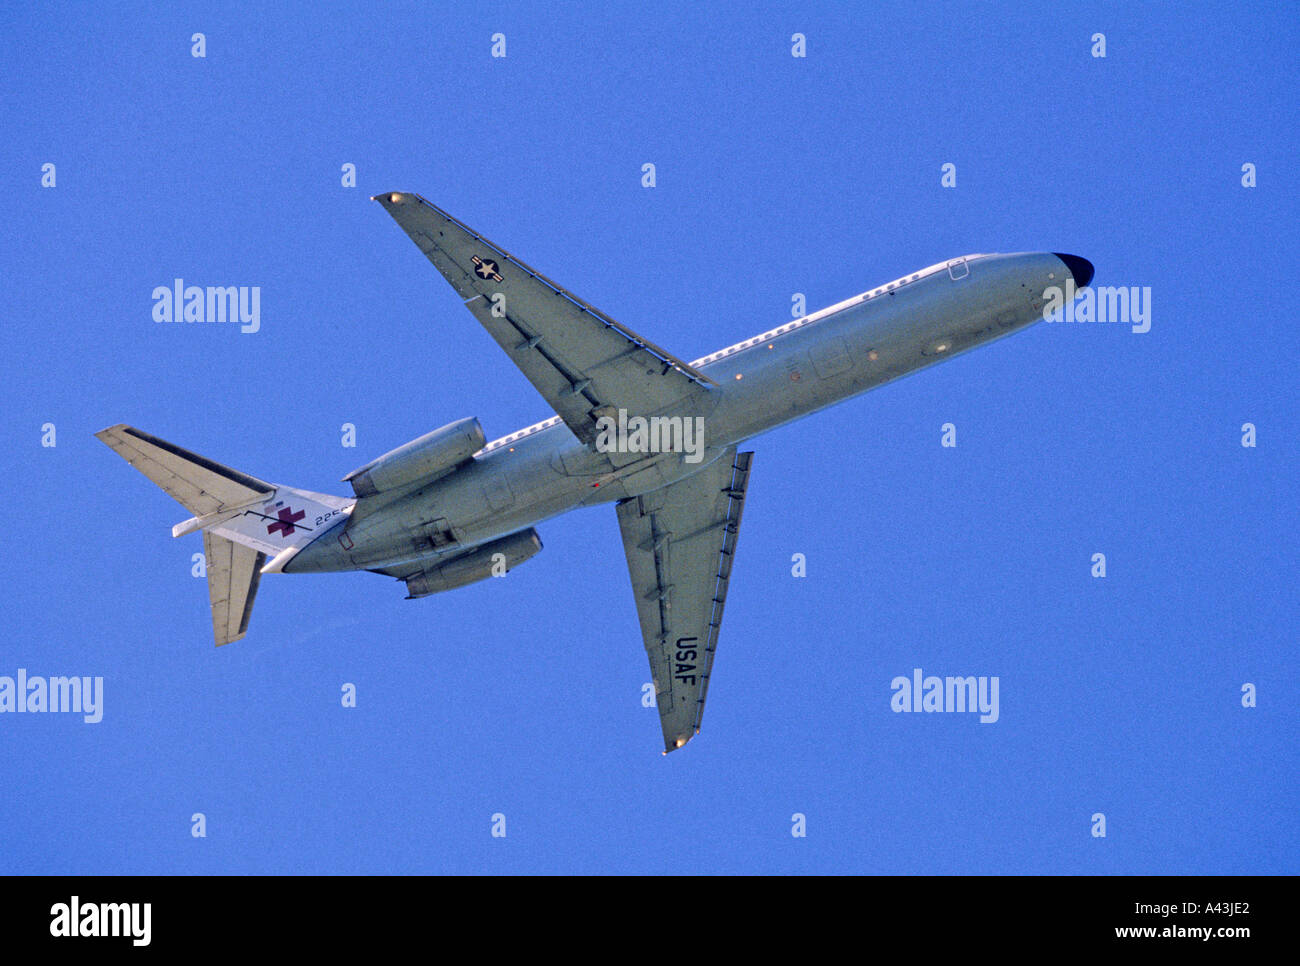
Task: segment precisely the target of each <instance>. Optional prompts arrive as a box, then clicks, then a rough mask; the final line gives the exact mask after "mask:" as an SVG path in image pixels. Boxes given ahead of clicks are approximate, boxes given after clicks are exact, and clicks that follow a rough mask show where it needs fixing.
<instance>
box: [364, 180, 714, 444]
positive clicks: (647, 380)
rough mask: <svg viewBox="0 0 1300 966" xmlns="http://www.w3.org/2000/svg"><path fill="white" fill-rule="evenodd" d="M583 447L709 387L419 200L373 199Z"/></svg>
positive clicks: (405, 195) (406, 196) (397, 195)
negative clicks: (601, 426) (610, 423)
mask: <svg viewBox="0 0 1300 966" xmlns="http://www.w3.org/2000/svg"><path fill="white" fill-rule="evenodd" d="M373 200H375V201H378V202H379V203H380V204H381V205H383V206H384V208H385V209H386V210H387V211H388V213H389V214H390V215H392V216H393V219H394V220H395V221H396V222H397V223H398V225H400V226H401V228H402V230H403V231H405V232H406V233H407V235H409V236H410V237H411V240H412V241H413V242H415V244H416V245H417V246H418V247H419V249H420V251H422V252H423V253H424V254H425V257H427V258H428V259H429V261H430V262H432V263H433V265H434V267H435V268H437V269H438V271H439V272H441V273H442V275H443V277H444V278H446V279H447V281H448V282H450V283H451V287H452V288H454V289H455V290H456V293H457V294H458V295H459V296H460V297H461V298H462V299H464V300H465V305H466V307H467V308H468V309H469V310H470V312H472V313H473V314H474V317H475V318H477V319H478V320H479V322H480V323H482V325H483V328H485V329H487V331H488V334H490V335H491V336H492V338H493V339H495V340H496V342H497V344H498V345H500V346H501V348H502V349H504V350H505V352H506V354H507V355H508V356H509V357H510V359H511V361H512V362H514V363H515V365H517V366H518V367H519V369H520V370H521V371H522V372H523V374H524V375H525V376H526V377H527V379H528V381H529V382H531V383H532V384H533V386H534V387H535V388H536V389H537V391H538V392H540V393H541V394H542V396H544V397H545V398H546V401H547V402H548V403H550V405H551V406H553V407H554V408H555V412H556V413H557V414H558V415H559V416H560V418H562V419H563V420H564V422H565V424H566V425H568V427H569V429H571V430H572V431H573V434H574V435H575V436H577V437H578V439H580V440H581V441H582V442H583V443H587V444H591V443H592V441H593V440H594V439H595V438H596V433H597V429H596V421H597V420H598V419H599V418H600V417H601V416H610V417H615V416H616V414H617V410H619V409H624V410H626V411H627V413H628V415H629V416H633V415H641V416H649V415H652V414H657V413H660V412H663V411H664V410H666V409H669V408H675V410H676V411H682V409H681V407H683V406H689V405H690V400H691V397H692V396H698V395H699V394H701V392H702V390H703V389H705V388H707V387H710V386H713V385H715V383H714V382H713V381H712V380H711V379H709V377H708V376H705V375H704V374H703V373H701V372H699V371H697V370H696V369H694V368H692V367H691V366H690V365H688V364H687V363H685V362H683V361H682V360H681V359H678V358H677V357H676V356H674V355H672V354H671V353H669V352H668V351H666V350H665V349H661V348H660V347H659V346H657V345H655V344H654V343H652V342H650V341H649V340H647V339H644V338H642V337H641V336H639V335H637V334H636V333H635V332H633V331H632V330H631V329H629V328H627V327H626V326H624V325H620V324H619V323H618V322H616V321H614V320H613V319H612V318H610V317H609V316H608V315H606V314H605V313H603V312H601V311H600V310H599V309H597V308H595V307H594V306H592V305H590V304H588V303H587V302H584V301H583V300H582V299H580V298H578V297H577V296H576V295H574V294H573V293H572V292H569V291H568V290H566V289H564V288H562V287H560V286H559V285H557V284H556V283H555V282H552V281H551V280H550V279H549V278H547V277H546V276H544V275H542V274H541V273H539V272H537V271H536V270H534V269H532V268H530V267H529V266H528V265H525V264H524V263H523V262H522V261H520V260H519V259H517V258H515V257H514V256H513V255H511V254H510V253H509V252H507V251H506V250H505V249H503V248H501V247H500V246H498V245H494V244H493V243H492V242H490V241H488V240H487V239H486V238H484V237H483V236H482V235H480V234H478V233H477V232H475V231H474V230H472V229H471V228H469V227H468V226H467V225H464V224H462V223H461V222H459V221H457V220H456V219H455V218H453V217H452V216H451V215H449V214H447V213H446V212H445V211H443V210H442V209H441V208H437V207H435V206H433V205H431V204H429V202H427V201H425V200H424V199H423V198H421V197H420V196H419V195H417V194H411V193H409V192H400V191H393V192H388V193H385V194H381V195H375V196H374V199H373Z"/></svg>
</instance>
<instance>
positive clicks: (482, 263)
mask: <svg viewBox="0 0 1300 966" xmlns="http://www.w3.org/2000/svg"><path fill="white" fill-rule="evenodd" d="M470 257H471V258H473V259H474V274H475V275H477V276H478V277H479V278H490V279H492V280H493V281H494V282H503V281H505V279H503V278H502V277H501V276H500V275H499V274H498V273H497V263H496V262H494V261H492V259H490V258H479V257H478V256H477V255H472V256H470Z"/></svg>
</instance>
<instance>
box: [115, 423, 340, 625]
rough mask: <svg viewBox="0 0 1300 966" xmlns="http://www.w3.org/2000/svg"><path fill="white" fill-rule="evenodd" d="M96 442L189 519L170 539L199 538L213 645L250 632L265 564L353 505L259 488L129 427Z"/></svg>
mask: <svg viewBox="0 0 1300 966" xmlns="http://www.w3.org/2000/svg"><path fill="white" fill-rule="evenodd" d="M95 436H96V437H97V438H98V439H100V440H102V441H103V442H104V444H105V445H107V446H109V447H110V448H112V449H113V450H114V451H115V452H116V453H117V454H118V455H119V456H121V457H122V458H123V459H124V460H126V461H127V462H128V463H130V464H131V465H132V466H134V467H135V468H136V469H137V470H139V471H140V472H141V473H143V474H144V475H145V476H147V477H149V479H151V480H153V482H154V483H156V484H158V486H160V487H162V489H163V490H164V491H166V493H167V494H168V495H169V496H171V497H172V499H174V500H176V501H177V502H178V503H180V504H181V505H182V506H184V507H185V509H187V510H189V511H190V512H191V513H193V514H194V516H193V517H191V518H190V519H189V520H186V521H184V522H183V523H178V524H177V525H176V526H175V527H173V528H172V536H174V537H179V536H184V535H185V534H187V533H193V532H194V531H196V530H202V531H203V538H204V545H203V549H204V555H205V557H206V559H207V570H208V597H209V600H210V602H211V604H212V626H213V633H214V635H215V637H216V641H217V644H218V645H221V644H228V643H230V642H231V641H237V640H239V638H241V637H243V636H244V633H245V632H246V631H247V630H248V617H249V613H250V612H251V610H252V607H253V598H254V596H255V595H256V593H257V582H258V578H259V577H260V575H261V571H262V568H263V564H265V562H266V558H267V557H268V556H275V557H283V558H285V559H287V558H288V557H291V556H293V554H294V553H296V552H297V551H298V550H300V549H301V548H302V547H304V546H306V545H307V544H308V543H310V542H311V541H312V540H313V539H315V537H316V534H317V533H318V531H319V529H320V528H321V527H322V526H323V525H328V526H332V525H333V523H334V520H335V519H336V518H337V517H338V516H340V515H341V514H343V513H345V512H346V511H347V510H348V509H349V508H350V507H351V506H352V505H353V503H354V502H355V501H353V500H349V499H346V498H344V497H338V496H330V495H328V494H324V493H312V492H310V491H307V490H296V489H293V488H292V487H288V486H277V485H276V484H274V483H267V482H264V481H263V480H259V479H257V478H255V477H252V476H248V475H247V474H245V473H240V472H239V471H238V470H232V469H231V468H230V467H228V466H222V465H221V464H220V463H215V462H213V461H212V460H210V459H207V458H206V457H203V456H200V455H198V454H197V453H191V452H190V451H189V450H186V449H181V447H179V446H175V445H173V444H172V443H168V442H167V441H166V440H162V439H158V438H157V437H156V436H150V435H149V434H148V433H144V432H141V431H140V430H138V429H135V428H134V427H132V426H126V425H122V424H119V425H117V426H110V427H109V428H108V429H105V430H101V431H100V432H98V433H96V434H95ZM326 521H329V522H328V524H326ZM278 563H279V564H280V566H283V564H284V560H279V561H278Z"/></svg>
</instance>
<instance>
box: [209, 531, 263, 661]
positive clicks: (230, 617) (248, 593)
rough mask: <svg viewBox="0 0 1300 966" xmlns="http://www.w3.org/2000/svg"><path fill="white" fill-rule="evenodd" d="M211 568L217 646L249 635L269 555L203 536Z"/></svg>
mask: <svg viewBox="0 0 1300 966" xmlns="http://www.w3.org/2000/svg"><path fill="white" fill-rule="evenodd" d="M203 556H204V557H205V558H206V559H207V566H208V601H209V602H210V603H211V604H212V636H213V637H214V638H215V639H216V642H217V647H220V646H221V645H222V644H229V643H230V642H231V641H237V640H239V639H240V638H241V637H243V636H244V634H246V633H247V632H248V618H249V617H250V616H251V615H252V613H253V599H254V598H255V597H256V596H257V582H258V580H259V579H260V578H261V570H262V564H263V563H264V562H265V561H266V554H264V553H262V552H261V551H258V550H254V549H253V548H252V547H244V546H240V545H239V544H237V543H234V542H232V541H230V540H227V539H226V538H225V537H218V536H217V535H216V534H213V533H205V534H203Z"/></svg>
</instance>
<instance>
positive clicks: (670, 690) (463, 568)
mask: <svg viewBox="0 0 1300 966" xmlns="http://www.w3.org/2000/svg"><path fill="white" fill-rule="evenodd" d="M371 200H373V201H376V202H378V203H379V204H380V205H382V206H383V207H384V208H385V209H386V210H387V212H388V214H389V215H391V216H392V217H393V219H394V220H395V221H396V222H397V224H398V225H399V226H400V227H401V228H402V230H403V231H405V232H406V234H407V235H408V236H410V238H411V240H412V241H413V242H415V244H416V246H417V247H418V248H419V249H420V251H421V252H423V253H424V255H425V257H427V258H428V259H429V261H431V262H432V263H433V265H434V267H435V268H437V269H438V271H439V272H441V273H442V275H443V276H444V277H445V278H446V279H447V281H448V282H450V283H451V287H452V288H453V289H454V290H455V292H456V294H457V295H458V296H459V297H460V299H461V300H462V301H463V302H464V303H465V307H466V308H467V309H469V311H470V312H471V313H472V314H473V315H474V317H475V318H476V319H478V321H479V322H480V323H481V324H482V326H483V328H485V329H486V330H487V331H488V334H489V335H491V336H492V338H493V339H494V340H496V342H497V344H498V345H500V346H501V348H502V349H503V350H504V351H505V353H506V355H507V356H508V357H509V358H510V360H511V361H512V362H514V364H515V365H516V366H518V367H519V369H520V370H521V371H522V372H523V374H524V376H525V378H527V379H528V381H529V382H531V383H532V384H533V386H534V387H535V388H536V389H537V391H538V392H540V393H541V394H542V397H543V398H544V399H545V400H546V402H547V403H548V404H549V406H550V407H551V408H552V409H553V410H554V412H555V415H554V416H552V417H551V418H549V419H544V420H542V421H541V422H539V423H535V424H533V425H532V426H527V427H525V428H523V429H519V430H516V431H515V432H513V433H510V434H508V435H506V436H502V437H501V438H499V439H496V440H493V441H491V442H488V441H487V438H486V436H485V435H484V433H483V429H482V427H481V426H480V424H479V421H478V420H477V419H476V418H473V417H470V418H466V419H461V420H459V421H457V422H453V423H449V424H448V425H446V426H443V427H442V428H440V429H436V430H434V431H433V432H431V433H427V434H425V435H423V436H421V437H419V438H418V439H413V440H411V441H410V442H409V443H406V444H405V445H403V446H399V447H398V448H397V449H394V450H392V451H391V452H389V453H385V454H384V455H383V456H380V457H379V458H378V459H375V460H372V461H370V462H369V463H366V464H365V465H363V466H360V467H358V468H357V469H355V470H353V471H352V472H351V473H349V474H348V475H347V476H345V477H343V480H344V481H345V482H348V483H350V484H351V486H352V495H351V496H347V497H342V496H331V495H329V494H322V493H313V492H309V491H306V490H299V489H294V488H293V487H288V486H281V485H279V484H276V483H267V482H264V481H262V480H259V479H256V478H254V477H251V476H248V475H246V474H244V473H241V472H239V471H238V470H233V469H231V468H229V467H227V466H224V465H222V464H220V463H216V462H213V461H212V460H209V459H207V458H205V457H203V456H199V455H198V454H196V453H192V452H190V451H188V450H185V449H182V448H180V447H179V446H175V445H173V444H171V443H168V442H166V441H164V440H161V439H158V438H157V437H154V436H151V435H149V434H148V433H144V432H142V431H140V430H138V429H135V428H133V427H131V426H127V425H124V424H120V425H116V426H111V427H109V428H108V429H105V430H103V431H101V432H99V433H97V434H96V436H97V437H98V438H99V439H100V440H102V441H103V442H104V443H106V444H107V445H108V446H110V447H111V448H112V449H113V450H115V451H116V452H117V453H118V454H119V455H120V456H122V457H123V458H124V459H126V460H127V462H129V463H130V464H131V465H132V466H134V467H135V468H136V469H137V470H139V471H140V472H141V473H143V474H144V475H145V476H147V477H148V478H149V479H150V480H152V481H153V482H154V483H156V484H157V485H158V486H160V487H161V488H162V489H163V490H164V491H166V492H167V493H168V494H169V495H170V496H172V497H173V498H174V499H176V500H177V501H178V502H179V503H181V504H182V505H183V506H184V507H185V508H186V509H187V510H188V511H189V512H190V513H192V514H193V516H192V517H191V518H190V519H188V520H186V521H184V522H183V523H179V524H177V525H176V526H175V527H173V528H172V535H173V536H174V537H180V536H184V535H186V534H189V533H194V532H196V531H202V533H203V543H204V553H205V557H206V560H207V578H208V594H209V603H210V605H211V610H212V624H213V634H214V637H215V640H216V643H217V645H218V646H220V645H223V644H228V643H230V642H232V641H236V640H239V639H240V638H242V637H243V636H244V635H245V634H246V633H247V631H248V622H249V615H250V613H251V611H252V607H253V600H254V598H255V596H256V593H257V589H258V582H259V580H260V578H261V576H262V575H263V574H281V573H284V574H298V573H321V572H330V571H351V570H367V571H371V572H373V573H378V574H383V575H386V576H388V577H393V578H396V579H397V580H400V581H402V582H403V583H404V584H405V585H406V591H407V599H414V598H422V597H426V596H429V595H432V594H437V593H442V592H445V591H449V590H453V589H455V588H458V587H463V586H465V585H467V584H471V583H474V582H476V581H480V580H485V579H487V578H488V577H491V576H500V575H502V574H504V573H507V572H509V571H510V570H511V569H513V568H514V567H517V566H518V565H520V564H521V563H523V562H524V561H526V560H528V559H530V558H531V557H533V556H534V555H535V554H537V552H538V551H540V550H541V548H542V541H541V538H540V537H539V536H538V533H537V530H536V526H537V524H539V523H541V522H543V521H545V520H548V519H550V518H552V517H555V516H557V515H559V514H561V513H565V512H567V511H569V510H572V509H575V508H577V507H582V506H592V505H595V504H601V503H613V504H614V505H615V511H616V513H617V516H618V523H619V528H620V531H621V534H622V539H623V549H624V552H625V554H626V557H627V566H628V571H629V573H630V575H631V579H632V591H633V598H634V600H635V604H636V612H637V617H638V619H639V622H640V625H641V635H642V639H643V643H644V645H645V649H646V653H647V655H648V657H649V661H650V671H651V676H652V677H653V680H654V688H655V693H656V701H657V704H658V710H659V718H660V725H661V727H662V731H663V737H664V754H667V753H668V752H670V751H674V750H676V749H678V748H681V747H682V746H683V745H685V744H686V743H687V742H688V741H690V740H691V738H692V737H694V736H695V735H696V734H698V733H699V731H700V725H701V720H702V717H703V713H704V702H705V697H706V696H707V692H708V685H709V677H710V674H711V671H712V666H713V656H714V653H715V651H716V649H717V645H718V634H719V630H720V628H721V625H722V613H723V608H724V606H725V604H726V600H727V588H728V583H729V581H730V578H731V570H732V563H733V560H734V558H735V552H736V543H737V538H738V535H739V532H740V523H741V512H742V510H743V509H744V504H745V496H746V493H747V492H748V488H749V476H750V470H751V468H752V465H753V456H754V454H753V452H752V451H743V450H741V448H740V447H741V445H742V444H743V443H744V441H745V440H747V439H749V438H750V437H753V436H756V435H758V434H760V433H764V432H766V431H768V430H770V429H773V428H775V427H777V426H781V425H783V424H785V423H789V422H791V421H792V420H795V419H799V418H800V417H802V416H806V415H808V414H810V413H813V412H816V411H818V410H820V409H824V408H826V407H828V406H830V405H832V404H834V403H837V402H840V401H842V400H845V399H848V398H849V397H851V396H856V395H858V394H860V393H863V392H866V391H868V390H870V389H874V388H876V387H877V386H881V385H883V384H885V383H888V382H891V381H893V380H895V379H897V378H899V377H900V376H905V375H908V374H910V373H913V372H916V371H918V370H920V369H923V368H925V367H927V366H930V365H933V364H934V363H937V362H941V361H943V360H945V359H949V358H952V357H953V356H956V355H959V354H961V353H963V352H966V351H969V350H970V349H973V348H976V347H977V346H982V345H985V344H987V343H989V342H992V341H994V340H995V339H1000V338H1002V337H1004V336H1007V335H1010V334H1012V333H1013V332H1018V331H1020V330H1021V329H1024V328H1026V327H1028V326H1030V325H1032V324H1033V323H1035V322H1037V321H1039V320H1040V319H1042V318H1043V316H1044V313H1043V307H1044V304H1045V299H1046V298H1047V290H1048V289H1050V288H1051V287H1052V286H1056V287H1058V288H1062V289H1064V290H1066V291H1069V289H1068V288H1067V287H1066V284H1065V283H1066V281H1067V280H1068V279H1072V280H1073V283H1074V289H1075V290H1076V291H1077V290H1080V289H1083V288H1084V286H1086V285H1088V283H1089V282H1091V281H1092V277H1093V266H1092V264H1091V263H1090V262H1089V261H1088V260H1087V259H1084V258H1081V257H1079V256H1077V255H1067V254H1062V253H1053V252H1022V253H1016V254H974V255H964V256H961V257H958V258H952V259H949V260H947V261H943V262H938V263H936V264H934V265H931V266H929V267H928V268H923V269H921V270H919V271H917V272H913V273H911V274H909V275H904V276H903V277H902V278H898V279H895V280H894V281H892V282H889V283H887V284H885V285H879V286H877V287H876V288H873V289H871V290H869V291H866V292H862V293H860V294H858V295H855V296H853V297H852V298H848V299H845V300H844V301H842V302H837V303H836V304H834V305H831V306H829V307H827V308H824V309H822V310H820V311H818V312H813V313H812V314H809V315H805V316H803V317H802V318H798V319H792V320H790V321H787V322H785V323H783V324H781V325H778V326H776V327H775V328H772V329H769V330H768V331H766V332H763V333H762V334H760V335H756V336H754V337H752V338H749V339H745V340H744V341H742V342H738V343H736V344H735V345H733V346H728V347H727V348H725V349H719V350H718V351H716V352H712V353H710V354H709V355H707V356H704V357H703V358H701V359H696V360H695V361H694V362H690V363H687V362H685V361H683V360H681V359H679V358H678V357H676V356H674V355H673V354H672V353H670V352H669V351H668V350H666V349H663V348H660V347H659V346H657V345H655V344H654V343H653V342H650V341H649V340H648V339H645V338H644V337H642V336H640V335H638V334H636V333H635V332H633V331H632V330H631V329H629V328H628V327H626V326H624V325H622V324H620V323H618V322H616V321H615V320H614V319H612V318H610V317H609V316H608V315H606V314H605V313H603V312H601V311H600V310H599V309H597V308H595V307H594V306H592V305H590V304H588V303H587V302H585V301H583V300H582V299H581V298H579V297H578V296H577V295H575V294H573V293H572V292H570V291H568V290H567V289H565V288H562V287H561V286H560V285H558V284H556V283H555V282H553V281H551V280H550V279H549V278H547V277H546V276H544V275H542V274H541V273H540V272H538V271H536V270H535V269H533V268H531V267H529V266H528V265H526V264H525V263H524V262H523V261H521V260H520V259H518V258H516V257H515V256H514V255H511V254H510V253H509V252H507V251H506V250H505V249H504V248H502V247H500V246H499V245H496V244H493V243H492V242H490V241H488V240H487V239H486V238H484V237H483V236H482V235H480V234H479V233H478V232H476V231H474V230H473V229H471V228H469V227H468V226H466V225H465V224H463V223H461V222H460V221H457V220H456V219H455V218H453V217H452V216H451V215H449V214H447V213H446V212H445V211H443V210H442V209H440V208H437V207H435V206H434V205H432V204H430V203H429V202H428V201H426V200H425V199H424V198H422V197H421V196H420V195H418V194H413V193H410V192H402V191H391V192H386V193H384V194H380V195H375V196H373V198H372V199H371ZM656 428H657V433H656V432H654V431H653V430H655V429H656ZM692 430H695V432H692Z"/></svg>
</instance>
